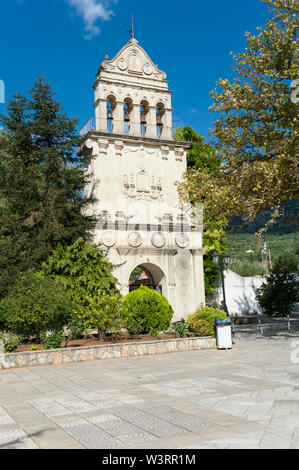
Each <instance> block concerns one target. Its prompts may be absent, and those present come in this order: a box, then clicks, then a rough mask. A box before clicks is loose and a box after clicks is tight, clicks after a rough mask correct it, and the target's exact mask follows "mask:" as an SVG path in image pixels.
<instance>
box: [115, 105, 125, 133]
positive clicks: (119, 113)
mask: <svg viewBox="0 0 299 470" xmlns="http://www.w3.org/2000/svg"><path fill="white" fill-rule="evenodd" d="M113 134H124V103H122V102H120V101H117V103H116V106H115V108H114V110H113Z"/></svg>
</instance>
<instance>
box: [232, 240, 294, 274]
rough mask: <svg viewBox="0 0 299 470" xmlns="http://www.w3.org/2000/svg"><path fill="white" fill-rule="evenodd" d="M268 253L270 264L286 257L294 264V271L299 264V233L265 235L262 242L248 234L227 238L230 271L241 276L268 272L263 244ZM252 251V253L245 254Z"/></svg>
mask: <svg viewBox="0 0 299 470" xmlns="http://www.w3.org/2000/svg"><path fill="white" fill-rule="evenodd" d="M265 242H266V243H267V249H268V250H269V251H268V252H269V253H270V257H271V261H272V264H273V263H275V261H276V260H277V258H278V257H279V256H283V257H285V258H286V257H287V258H288V259H291V260H292V261H293V262H294V270H297V271H298V264H299V232H291V233H286V234H280V235H278V234H277V235H274V234H266V235H264V236H263V239H262V242H261V241H259V240H258V239H257V237H255V236H254V235H253V234H250V233H232V234H229V235H228V238H227V242H226V245H227V251H228V252H229V253H230V255H231V256H232V258H233V261H232V264H231V267H230V269H232V270H233V271H235V272H237V273H238V274H240V275H241V276H254V275H256V274H264V273H266V272H268V269H269V262H268V265H267V263H266V255H265V252H264V250H263V248H264V243H265ZM248 250H252V251H253V253H247V251H248ZM296 266H297V269H296Z"/></svg>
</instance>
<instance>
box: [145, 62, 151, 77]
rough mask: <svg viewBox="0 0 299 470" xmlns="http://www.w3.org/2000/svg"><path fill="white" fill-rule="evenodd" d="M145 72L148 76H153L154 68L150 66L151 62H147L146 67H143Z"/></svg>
mask: <svg viewBox="0 0 299 470" xmlns="http://www.w3.org/2000/svg"><path fill="white" fill-rule="evenodd" d="M143 72H144V73H145V74H146V75H151V74H152V73H153V67H152V66H151V65H150V63H149V62H147V63H146V64H145V65H144V66H143Z"/></svg>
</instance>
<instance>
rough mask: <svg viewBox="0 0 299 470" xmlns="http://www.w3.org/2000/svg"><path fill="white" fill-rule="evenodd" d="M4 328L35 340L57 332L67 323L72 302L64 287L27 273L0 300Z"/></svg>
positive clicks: (72, 306)
mask: <svg viewBox="0 0 299 470" xmlns="http://www.w3.org/2000/svg"><path fill="white" fill-rule="evenodd" d="M3 305H4V308H5V309H6V311H7V324H8V326H9V328H10V329H11V330H12V331H13V332H14V333H16V334H19V333H21V334H24V335H27V336H29V335H31V336H36V337H37V339H38V338H39V335H40V333H41V332H42V331H46V330H47V329H48V330H53V331H59V330H61V329H62V327H63V326H64V325H66V324H67V322H68V320H69V313H70V311H72V310H73V309H74V305H73V302H72V301H71V299H70V296H69V295H68V293H67V292H66V290H65V289H64V287H63V286H62V285H61V284H59V283H58V282H57V281H55V280H53V279H46V278H45V277H43V276H42V275H41V274H39V273H33V272H32V271H27V273H25V274H23V275H21V277H20V278H19V279H18V280H17V282H16V284H15V285H14V286H13V288H12V289H11V291H10V293H9V295H8V296H7V297H6V298H5V299H4V300H3Z"/></svg>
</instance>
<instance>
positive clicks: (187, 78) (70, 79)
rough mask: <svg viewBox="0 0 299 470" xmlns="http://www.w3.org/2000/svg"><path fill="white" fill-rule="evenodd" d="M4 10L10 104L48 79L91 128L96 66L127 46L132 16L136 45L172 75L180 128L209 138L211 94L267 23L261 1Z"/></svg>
mask: <svg viewBox="0 0 299 470" xmlns="http://www.w3.org/2000/svg"><path fill="white" fill-rule="evenodd" d="M0 7H1V9H0V19H1V20H0V21H1V28H0V45H1V46H0V47H1V49H0V51H1V63H0V80H4V82H5V88H6V102H7V101H8V99H9V98H11V96H12V94H13V93H15V92H16V91H18V92H19V93H21V94H27V91H28V89H30V88H31V87H32V85H33V82H34V80H36V79H37V78H38V77H40V76H41V75H44V76H45V78H46V80H47V81H48V82H50V84H51V86H52V88H53V90H54V91H55V93H56V99H57V100H58V101H60V102H61V103H62V104H63V106H64V108H65V110H66V111H67V113H68V114H69V115H70V116H71V117H78V118H79V119H80V123H81V125H83V124H85V122H86V121H88V119H89V118H90V117H91V116H92V115H93V107H92V105H93V89H92V84H93V83H94V81H95V74H96V72H97V69H98V66H99V65H100V63H101V62H102V61H103V60H104V57H105V55H106V54H108V55H109V58H112V57H113V56H114V55H115V54H116V53H117V52H118V51H119V50H120V49H121V48H122V47H123V45H124V44H125V43H126V42H127V41H128V40H129V35H128V32H127V31H128V30H129V29H130V23H131V14H133V15H134V23H135V37H136V39H137V40H138V41H139V44H140V45H141V46H142V47H143V48H144V49H145V50H146V51H147V53H148V54H149V56H150V57H151V59H152V60H153V62H154V63H155V64H158V66H159V68H160V69H162V70H163V71H165V72H166V73H167V79H168V81H169V88H170V89H171V90H172V91H173V92H174V93H173V95H172V99H173V103H172V107H173V109H174V112H173V116H174V125H187V124H188V125H191V126H193V127H194V129H195V130H196V131H197V132H199V133H200V134H202V135H204V136H205V137H208V129H209V128H210V127H211V126H212V119H213V115H212V114H211V113H209V110H208V108H209V106H210V105H211V98H210V96H209V92H210V91H211V90H212V89H213V88H214V87H215V84H216V81H217V79H219V78H220V77H221V78H232V77H233V71H232V58H231V56H230V55H229V52H230V51H233V52H241V51H242V50H243V49H244V47H246V44H245V38H244V33H245V31H250V32H254V31H255V30H256V27H257V26H262V25H264V24H265V22H266V19H267V17H268V8H267V6H266V5H265V4H264V3H263V2H262V1H261V0H210V1H206V0H185V1H181V2H178V1H175V0H172V1H170V0H150V1H144V0H143V1H140V0H118V1H116V0H9V1H7V0H0ZM4 112H5V104H0V113H4Z"/></svg>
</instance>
